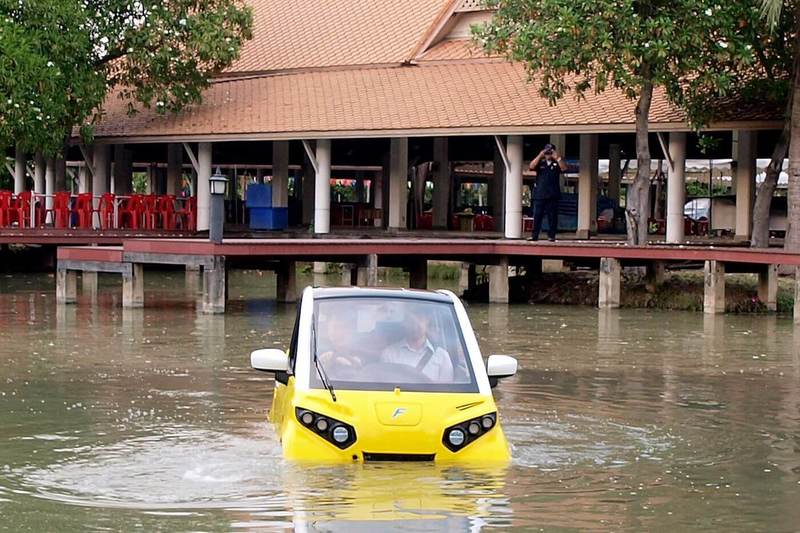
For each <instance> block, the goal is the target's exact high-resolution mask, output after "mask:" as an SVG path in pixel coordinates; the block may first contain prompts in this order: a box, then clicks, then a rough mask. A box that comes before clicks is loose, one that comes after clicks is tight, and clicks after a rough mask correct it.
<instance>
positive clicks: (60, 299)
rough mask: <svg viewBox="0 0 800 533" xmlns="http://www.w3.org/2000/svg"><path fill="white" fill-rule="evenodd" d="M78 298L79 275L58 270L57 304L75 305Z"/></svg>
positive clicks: (72, 271)
mask: <svg viewBox="0 0 800 533" xmlns="http://www.w3.org/2000/svg"><path fill="white" fill-rule="evenodd" d="M77 296H78V273H77V272H76V271H75V270H65V269H62V268H59V269H58V270H56V303H58V304H74V303H75V302H76V300H77Z"/></svg>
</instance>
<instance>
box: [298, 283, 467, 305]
mask: <svg viewBox="0 0 800 533" xmlns="http://www.w3.org/2000/svg"><path fill="white" fill-rule="evenodd" d="M312 290H313V291H314V299H315V300H316V299H325V298H387V299H389V300H399V299H408V300H427V301H431V302H440V303H450V304H452V303H453V300H452V299H451V298H450V295H449V294H447V293H445V292H438V291H424V290H419V289H404V288H384V287H381V288H376V287H313V289H312Z"/></svg>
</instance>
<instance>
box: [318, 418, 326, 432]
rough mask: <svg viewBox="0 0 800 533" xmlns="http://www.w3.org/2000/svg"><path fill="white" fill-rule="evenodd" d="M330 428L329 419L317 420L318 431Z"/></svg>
mask: <svg viewBox="0 0 800 533" xmlns="http://www.w3.org/2000/svg"><path fill="white" fill-rule="evenodd" d="M327 430H328V421H327V420H325V419H324V418H321V417H320V419H319V420H317V431H327Z"/></svg>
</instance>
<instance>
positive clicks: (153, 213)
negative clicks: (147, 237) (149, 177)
mask: <svg viewBox="0 0 800 533" xmlns="http://www.w3.org/2000/svg"><path fill="white" fill-rule="evenodd" d="M158 214H159V213H158V196H156V195H155V194H148V195H145V196H143V197H142V221H143V226H142V227H143V228H144V229H156V227H157V226H158Z"/></svg>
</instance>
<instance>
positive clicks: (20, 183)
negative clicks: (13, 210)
mask: <svg viewBox="0 0 800 533" xmlns="http://www.w3.org/2000/svg"><path fill="white" fill-rule="evenodd" d="M26 162H27V161H26V159H25V152H24V151H23V150H22V148H20V147H19V146H17V149H16V151H15V152H14V194H19V193H21V192H24V191H25V163H26Z"/></svg>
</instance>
